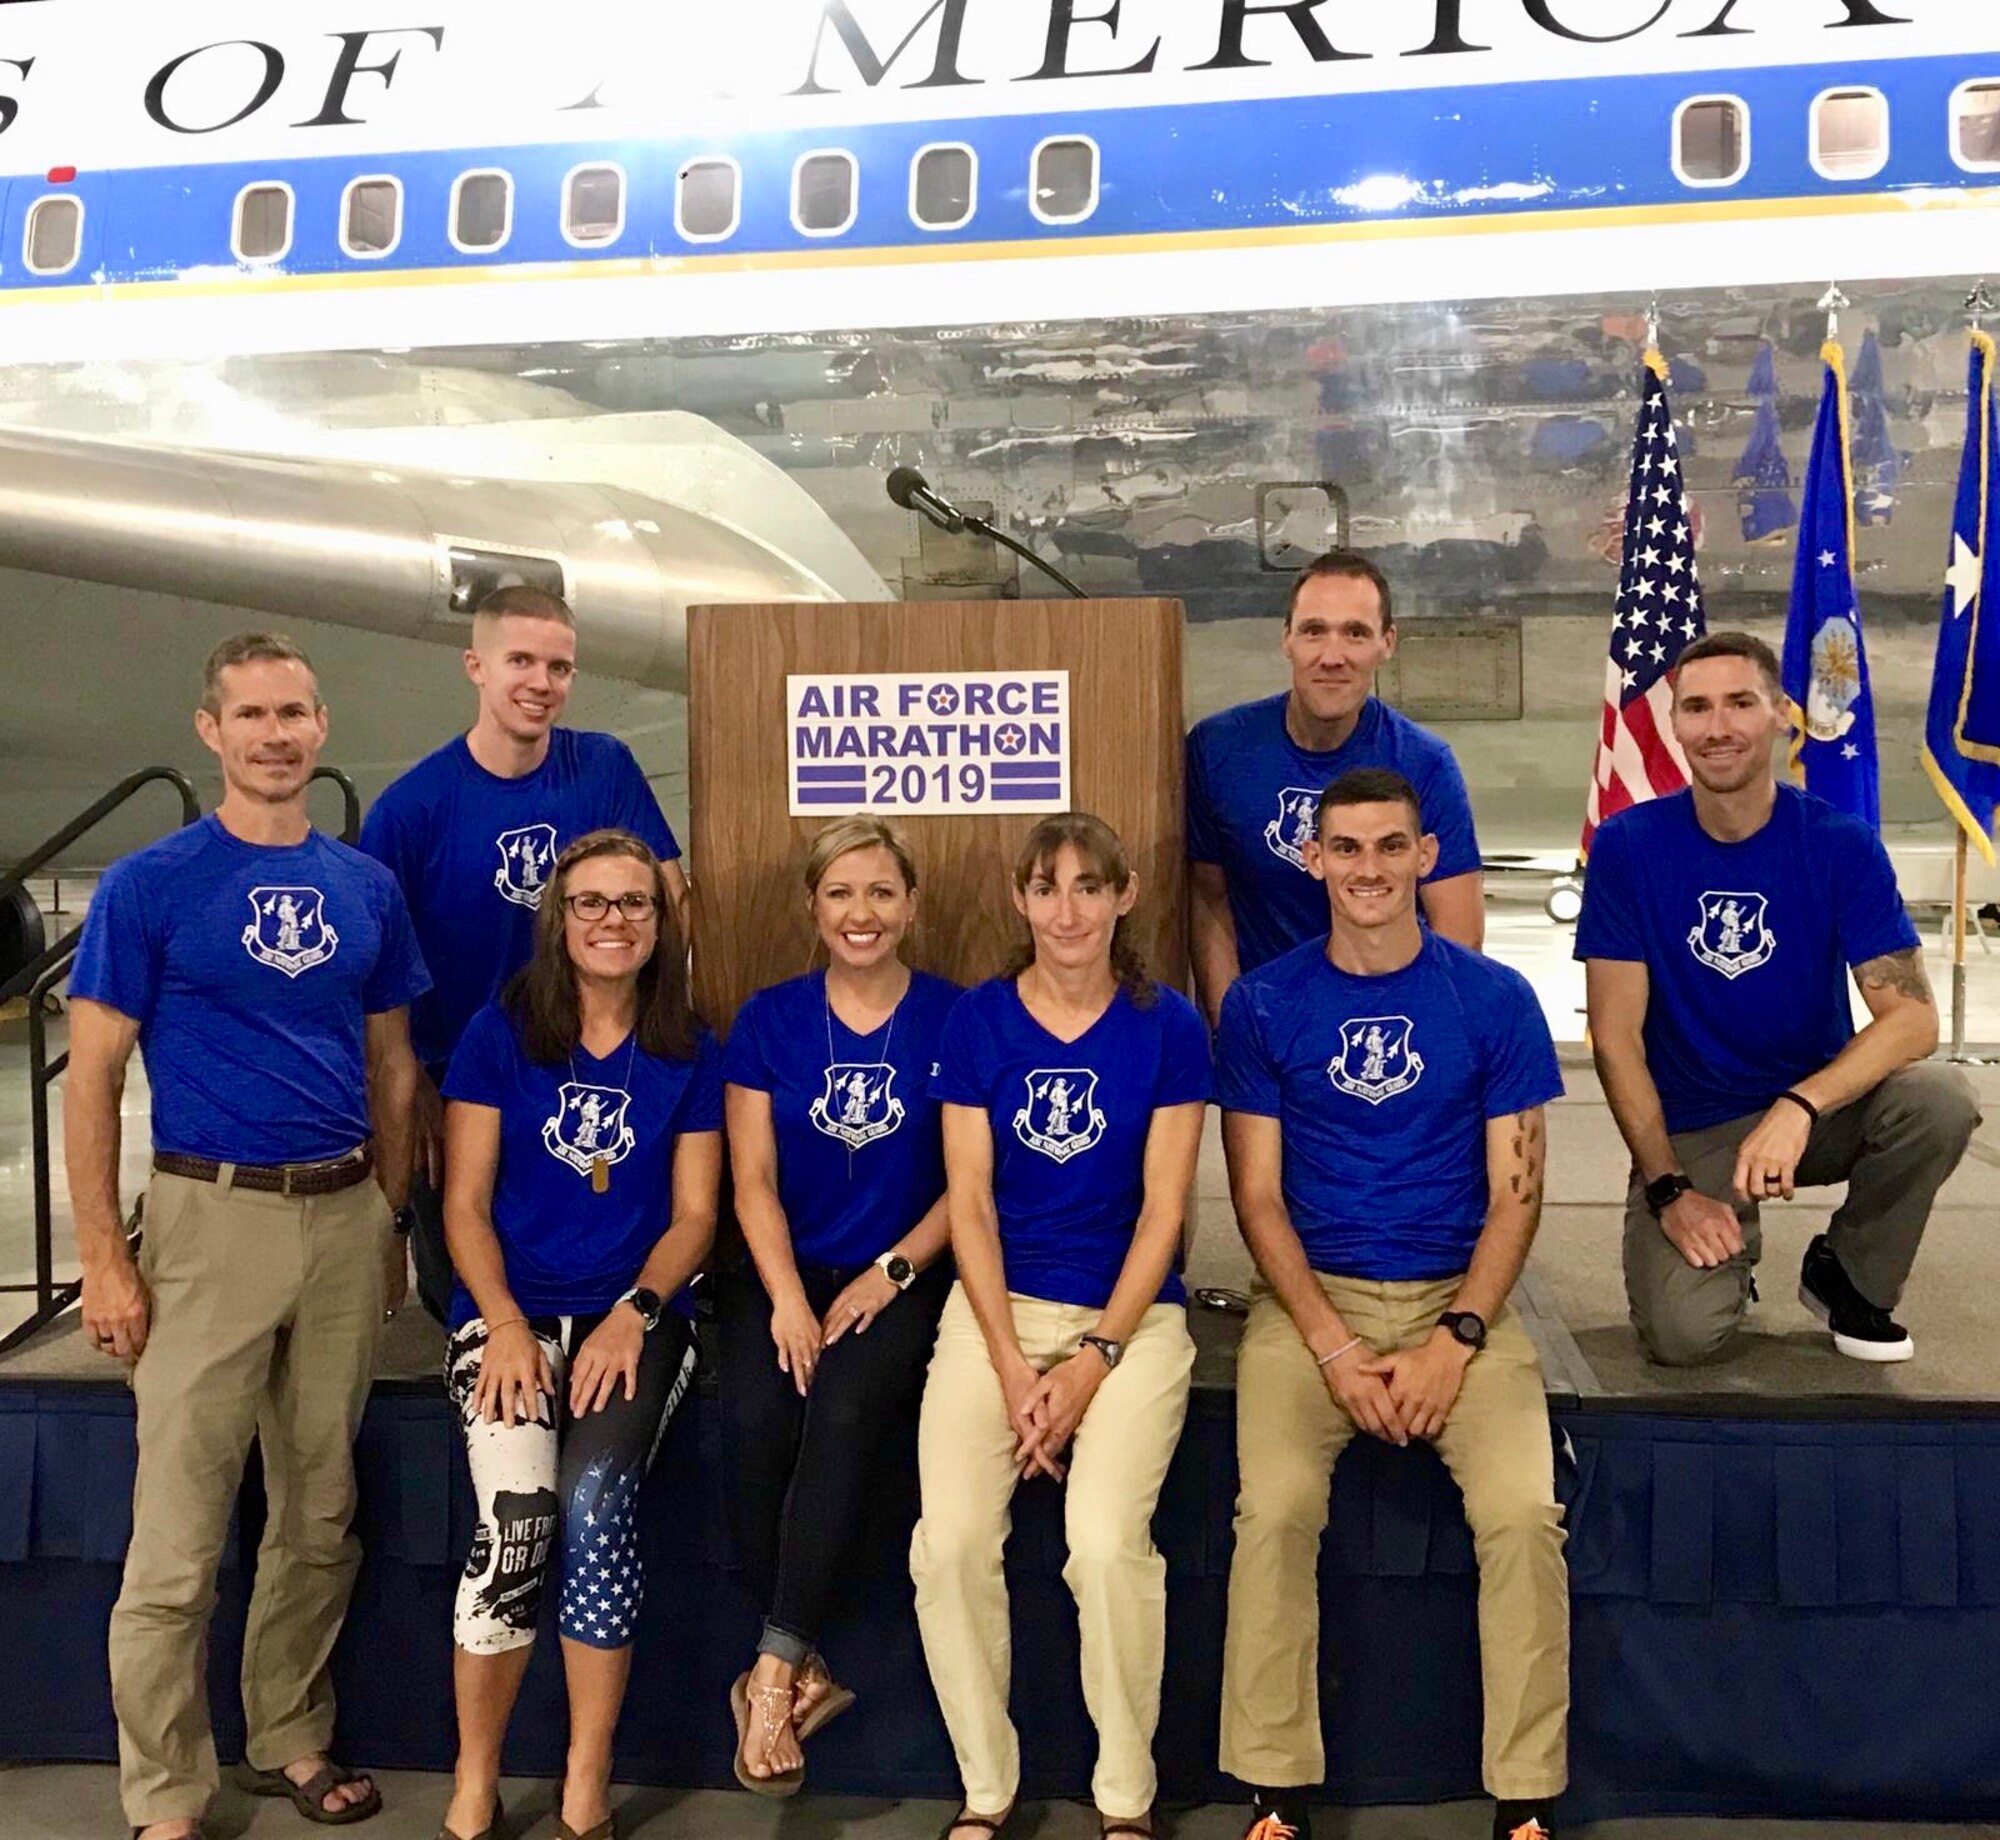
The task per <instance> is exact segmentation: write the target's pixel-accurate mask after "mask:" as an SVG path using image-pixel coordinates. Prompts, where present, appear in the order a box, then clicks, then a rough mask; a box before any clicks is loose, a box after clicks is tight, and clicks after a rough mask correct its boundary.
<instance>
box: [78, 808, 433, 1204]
mask: <svg viewBox="0 0 2000 1840" xmlns="http://www.w3.org/2000/svg"><path fill="white" fill-rule="evenodd" d="M429 988H430V978H429V976H428V975H427V974H426V973H425V970H424V961H423V957H422V955H421V954H420V953H419V952H418V950H417V940H416V935H415V934H414V933H413V932H412V931H411V928H410V916H409V910H408V909H407V908H405V907H404V905H403V897H402V895H401V894H400V893H399V892H398V890H397V888H396V884H395V881H394V880H393V878H392V877H391V876H390V875H389V874H388V872H387V871H386V870H385V869H384V868H383V867H382V865H381V864H380V863H378V862H374V861H372V860H371V859H370V858H368V857H366V856H363V855H362V854H361V853H360V851H358V850H350V849H349V848H348V847H347V845H346V844H344V843H336V842H335V841H334V840H333V839H332V838H331V837H324V836H321V835H320V833H319V832H318V831H314V832H312V833H311V834H310V835H309V836H308V837H307V838H306V840H305V842H303V843H299V844H290V845H286V846H284V847H282V848H270V847H268V846H265V845H262V844H254V843H245V842H243V841H242V840H241V839H240V838H238V837H235V836H232V835H231V834H230V832H229V831H228V830H226V829H225V828H224V827H223V824H222V821H221V820H220V819H219V818H217V817H216V816H215V815H214V814H213V813H211V814H210V815H209V816H208V817H206V818H203V819H202V820H201V821H200V822H199V823H197V824H190V825H189V826H187V828H186V829H184V830H178V831H175V832H174V834H173V835H172V836H171V837H162V838H161V839H160V840H159V842H158V843H153V844H148V845H147V847H146V848H145V849H143V850H140V851H138V852H136V853H135V854H133V855H131V856H128V857H126V858H125V859H124V860H123V861H122V862H118V863H114V864H113V865H112V866H111V868H110V869H109V870H107V871H106V872H105V876H104V879H103V880H102V881H101V882H99V883H98V885H97V892H96V894H95V895H93V896H92V897H91V902H90V911H89V913H88V914H87V915H85V917H84V922H83V938H82V940H81V942H80V943H79V944H78V947H77V954H76V963H75V964H74V965H73V966H72V967H71V969H70V974H69V993H70V995H71V996H72V997H88V998H89V999H91V1000H92V1001H93V1002H97V1003H106V1004H109V1005H110V1006H111V1007H112V1008H113V1009H115V1010H118V1011H120V1012H121V1013H123V1014H124V1015H127V1016H130V1017H131V1018H132V1019H133V1021H135V1022H137V1023H138V1025H139V1048H140V1052H141V1053H142V1054H143V1055H144V1056H145V1061H146V1078H147V1081H148V1083H149V1084H150V1085H151V1087H152V1089H153V1148H154V1149H155V1150H156V1151H160V1150H164V1151H168V1152H171V1153H173V1154H176V1155H180V1156H205V1157H211V1158H213V1159H214V1160H215V1161H217V1162H220V1163H249V1164H253V1165H257V1164H272V1163H317V1162H322V1161H325V1160H327V1159H329V1158H332V1157H337V1156H344V1155H346V1153H347V1152H348V1151H350V1150H352V1149H353V1148H354V1147H355V1146H356V1145H357V1144H361V1143H364V1142H366V1141H367V1139H368V1137H369V1135H370V1132H371V1129H372V1127H371V1125H370V1123H369V1117H368V1075H367V1054H366V1047H365V1039H364V1029H363V1026H362V1018H363V1017H364V1016H368V1015H374V1014H377V1013H379V1012H381V1011H384V1010H392V1009H401V1008H402V1007H403V1006H404V1005H405V1004H407V1003H410V1002H412V1001H414V1000H415V999H416V998H417V997H419V996H421V995H422V994H423V992H424V991H426V990H427V989H429Z"/></svg>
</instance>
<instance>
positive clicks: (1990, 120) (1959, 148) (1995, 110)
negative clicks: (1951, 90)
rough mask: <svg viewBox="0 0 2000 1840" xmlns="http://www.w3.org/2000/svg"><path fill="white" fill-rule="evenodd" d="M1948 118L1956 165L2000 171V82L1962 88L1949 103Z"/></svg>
mask: <svg viewBox="0 0 2000 1840" xmlns="http://www.w3.org/2000/svg"><path fill="white" fill-rule="evenodd" d="M1951 116H1952V135H1951V141H1952V151H1953V152H1954V153H1955V154H1957V155H1958V163H1959V165H1961V166H1970V167H1972V168H1974V169H1975V170H1986V171H1990V170H1991V169H1992V168H1994V167H2000V81H1995V82H1991V83H1965V84H1961V85H1960V86H1959V88H1958V90H1957V91H1956V93H1955V94H1954V95H1953V96H1952V99H1951Z"/></svg>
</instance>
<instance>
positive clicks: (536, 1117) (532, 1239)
mask: <svg viewBox="0 0 2000 1840" xmlns="http://www.w3.org/2000/svg"><path fill="white" fill-rule="evenodd" d="M444 1096H445V1097H446V1098H447V1099H460V1100H463V1101H464V1102H465V1103H466V1104H468V1105H490V1106H492V1107H493V1109H494V1110H495V1111H497V1112H498V1113H499V1114H500V1166H499V1168H498V1170H496V1171H495V1173H494V1177H493V1229H494V1231H495V1232H496V1233H497V1234H498V1235H499V1237H500V1250H501V1253H502V1254H503V1256H504V1257H505V1259H506V1262H507V1286H508V1288H509V1289H510V1290H511V1291H512V1292H513V1293H514V1301H515V1302H516V1303H518V1304H519V1305H520V1306H521V1308H522V1309H523V1310H524V1311H525V1312H526V1313H527V1314H528V1315H530V1316H570V1315H579V1316H580V1315H586V1314H589V1313H591V1312H593V1311H597V1310H608V1309H609V1308H610V1307H611V1306H612V1305H613V1304H614V1303H616V1302H617V1301H618V1299H619V1298H620V1297H622V1296H623V1295H624V1294H625V1293H626V1292H627V1291H628V1290H630V1289H631V1288H632V1286H633V1285H634V1284H635V1283H637V1282H638V1277H639V1268H640V1267H641V1266H642V1265H644V1264H645V1262H646V1260H647V1258H648V1257H649V1256H651V1254H652V1250H653V1248H654V1247H655V1246H656V1245H658V1244H659V1242H660V1235H661V1234H663V1233H664V1232H666V1230H667V1223H668V1221H669V1220H670V1219H671V1218H672V1216H673V1192H674V1144H675V1141H676V1139H678V1138H679V1137H680V1136H681V1135H682V1134H683V1133H684V1132H688V1131H719V1130H721V1129H722V1052H721V1050H720V1049H719V1048H718V1047H717V1046H716V1043H715V1038H714V1037H713V1036H712V1035H709V1034H707V1033H704V1034H703V1035H702V1036H701V1038H700V1041H699V1043H698V1045H697V1047H696V1049H695V1054H694V1058H693V1059H692V1060H686V1061H673V1060H666V1059H663V1058H661V1057H660V1056H658V1055H653V1054H648V1053H646V1052H645V1051H644V1050H643V1049H641V1048H639V1047H638V1045H637V1044H636V1042H634V1041H633V1040H632V1039H631V1038H630V1037H629V1036H628V1037H627V1038H626V1039H625V1040H624V1041H622V1042H620V1043H619V1045H618V1046H617V1047H615V1048H613V1049H612V1050H611V1052H610V1053H609V1054H608V1055H606V1056H605V1057H604V1059H602V1060H599V1059H598V1058H597V1057H596V1056H595V1055H593V1054H591V1053H589V1052H588V1051H587V1050H585V1049H583V1048H581V1047H579V1048H578V1049H577V1051H576V1052H575V1053H574V1054H573V1055H571V1056H570V1058H569V1060H568V1061H566V1062H563V1063H561V1064H559V1065H557V1066H553V1067H543V1066H539V1065H537V1064H536V1063H535V1062H534V1061H531V1060H530V1059H529V1058H528V1054H527V1050H526V1049H525V1048H524V1047H523V1046H522V1044H521V1036H520V1032H519V1031H518V1030H517V1029H516V1028H515V1027H514V1024H513V1023H512V1022H511V1021H510V1020H509V1019H508V1016H507V1013H506V1011H505V1010H503V1009H502V1008H501V1007H500V1005H499V1004H497V1003H489V1004H488V1005H487V1006H486V1007H485V1008H484V1009H482V1010H481V1011H480V1012H479V1013H478V1014H477V1015H476V1016H474V1017H473V1019H472V1020H471V1021H470V1022H469V1023H467V1024H466V1026H465V1033H464V1035H463V1036H461V1037H460V1039H459V1044H458V1052H457V1053H456V1054H454V1055H453V1056H452V1057H451V1071H450V1072H449V1073H448V1074H447V1075H446V1076H445V1083H444ZM599 1157H603V1158H604V1159H605V1160H606V1162H607V1163H608V1165H609V1168H608V1172H607V1173H608V1175H609V1178H610V1182H609V1186H608V1187H607V1188H606V1189H605V1191H604V1193H603V1194H601V1195H600V1194H599V1193H597V1191H596V1190H595V1189H594V1188H592V1186H591V1165H592V1163H593V1162H594V1161H596V1159H597V1158H599ZM478 1313H479V1310H478V1306H477V1305H476V1304H475V1303H474V1302H473V1301H472V1294H471V1292H469V1291H468V1290H467V1289H466V1288H465V1285H464V1283H463V1281H461V1282H460V1283H459V1284H458V1285H457V1286H456V1287H455V1288H454V1289H453V1291H452V1297H451V1327H452V1328H454V1329H456V1328H459V1327H461V1326H462V1325H463V1324H465V1323H468V1322H470V1321H471V1320H472V1319H473V1317H474V1316H476V1315H478Z"/></svg>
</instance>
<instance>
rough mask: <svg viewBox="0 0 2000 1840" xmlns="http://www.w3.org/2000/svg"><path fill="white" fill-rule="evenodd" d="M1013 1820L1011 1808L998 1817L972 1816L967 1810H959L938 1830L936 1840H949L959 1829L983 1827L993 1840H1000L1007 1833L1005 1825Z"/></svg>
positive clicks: (991, 1815)
mask: <svg viewBox="0 0 2000 1840" xmlns="http://www.w3.org/2000/svg"><path fill="white" fill-rule="evenodd" d="M1013 1818H1014V1810H1013V1808H1012V1807H1009V1808H1008V1810H1007V1812H1006V1813H1005V1814H998V1815H993V1814H974V1813H973V1812H972V1810H971V1809H969V1808H961V1809H960V1810H959V1811H958V1813H956V1814H955V1815H953V1816H952V1817H951V1819H950V1820H949V1821H947V1822H946V1823H945V1824H944V1825H943V1826H942V1827H940V1828H939V1829H938V1837H937V1840H951V1837H952V1835H953V1834H954V1833H956V1832H957V1831H958V1829H959V1828H961V1827H983V1828H984V1829H985V1830H986V1831H987V1832H988V1833H989V1834H991V1835H992V1836H993V1840H1000V1836H1001V1835H1002V1834H1003V1833H1005V1832H1006V1831H1007V1824H1008V1823H1009V1822H1010V1821H1012V1820H1013Z"/></svg>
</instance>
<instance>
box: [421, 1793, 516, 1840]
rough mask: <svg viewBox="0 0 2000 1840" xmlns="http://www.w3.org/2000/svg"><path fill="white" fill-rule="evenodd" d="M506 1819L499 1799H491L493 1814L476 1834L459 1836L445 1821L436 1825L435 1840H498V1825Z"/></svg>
mask: <svg viewBox="0 0 2000 1840" xmlns="http://www.w3.org/2000/svg"><path fill="white" fill-rule="evenodd" d="M506 1818H507V1810H506V1809H505V1808H504V1807H502V1806H501V1802H500V1798H499V1797H498V1796H497V1795H496V1796H495V1797H494V1798H493V1813H492V1815H491V1816H490V1817H489V1818H488V1820H487V1822H486V1825H485V1826H484V1827H482V1828H481V1829H480V1830H479V1831H478V1832H477V1833H476V1834H460V1833H457V1832H455V1831H454V1830H453V1828H452V1827H451V1824H450V1823H449V1822H446V1821H440V1822H439V1823H438V1830H437V1840H499V1833H500V1823H501V1822H502V1821H504V1820H505V1819H506Z"/></svg>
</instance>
